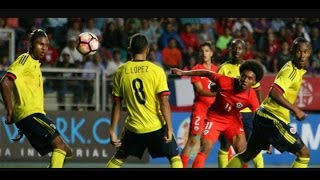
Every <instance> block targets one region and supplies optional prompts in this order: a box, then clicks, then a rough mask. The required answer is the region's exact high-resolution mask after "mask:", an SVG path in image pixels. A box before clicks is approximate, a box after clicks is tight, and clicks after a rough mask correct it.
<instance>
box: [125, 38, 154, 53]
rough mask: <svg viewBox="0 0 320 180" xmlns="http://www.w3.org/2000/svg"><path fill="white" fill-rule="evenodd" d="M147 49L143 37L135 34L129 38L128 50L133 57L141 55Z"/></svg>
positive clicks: (146, 41)
mask: <svg viewBox="0 0 320 180" xmlns="http://www.w3.org/2000/svg"><path fill="white" fill-rule="evenodd" d="M147 47H149V44H148V40H147V37H146V36H145V35H143V34H141V33H136V34H134V35H133V36H131V38H130V42H129V47H128V49H129V50H130V52H131V53H132V54H133V55H134V54H140V53H142V52H143V51H144V50H145V49H146V48H147Z"/></svg>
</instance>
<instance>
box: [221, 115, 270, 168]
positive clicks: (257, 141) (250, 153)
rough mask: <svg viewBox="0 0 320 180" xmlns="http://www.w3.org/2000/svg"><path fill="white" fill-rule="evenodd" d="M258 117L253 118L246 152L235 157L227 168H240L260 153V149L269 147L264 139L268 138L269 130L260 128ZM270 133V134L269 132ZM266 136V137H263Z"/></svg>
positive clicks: (263, 127)
mask: <svg viewBox="0 0 320 180" xmlns="http://www.w3.org/2000/svg"><path fill="white" fill-rule="evenodd" d="M259 120H260V119H259V118H258V116H255V119H254V122H253V123H254V124H253V129H252V134H251V136H250V138H249V141H248V143H247V148H246V150H245V151H244V152H243V153H241V154H237V155H235V156H234V157H233V158H232V159H231V160H230V161H229V163H228V165H227V167H228V168H241V167H243V164H245V163H248V161H250V160H252V159H253V158H254V157H256V156H257V154H259V153H260V151H261V150H262V149H266V148H267V147H268V146H269V143H268V141H267V139H265V137H268V135H269V134H268V133H267V132H269V128H268V127H265V126H262V125H261V124H260V123H259ZM269 133H270V132H269ZM264 135H266V136H264Z"/></svg>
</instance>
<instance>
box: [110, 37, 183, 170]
mask: <svg viewBox="0 0 320 180" xmlns="http://www.w3.org/2000/svg"><path fill="white" fill-rule="evenodd" d="M128 51H129V52H130V53H131V55H132V59H131V60H130V61H128V62H127V63H125V64H124V65H122V66H120V67H119V68H118V69H117V70H116V72H115V74H114V77H113V90H112V96H113V106H112V112H111V128H110V138H111V144H112V145H114V146H115V147H117V148H118V150H117V152H116V153H115V155H114V156H113V157H112V158H111V160H110V161H109V162H108V163H107V167H109V168H119V167H121V166H122V165H123V163H124V162H125V160H126V159H127V157H128V156H129V155H131V156H135V157H138V158H140V159H141V158H142V155H143V153H144V151H145V149H146V148H148V152H149V154H150V155H151V157H152V158H157V157H166V158H167V159H168V160H169V162H170V165H171V167H172V168H182V162H181V159H180V156H179V148H178V145H177V142H176V139H175V138H174V136H173V130H172V123H171V110H170V104H169V94H170V92H169V88H168V84H167V77H166V74H165V72H164V70H163V69H162V68H161V67H160V66H158V65H156V64H154V63H152V62H150V61H147V60H145V59H146V57H147V54H148V51H149V48H148V41H147V38H146V37H145V36H144V35H143V34H140V33H137V34H134V35H133V36H132V37H131V39H130V42H129V47H128ZM122 99H123V100H125V101H126V104H127V109H128V113H127V118H126V123H125V127H124V130H123V132H122V136H121V140H120V139H118V137H117V134H116V127H117V124H118V121H119V118H120V112H121V107H122V102H121V100H122Z"/></svg>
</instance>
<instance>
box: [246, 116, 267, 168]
mask: <svg viewBox="0 0 320 180" xmlns="http://www.w3.org/2000/svg"><path fill="white" fill-rule="evenodd" d="M253 116H254V114H253V113H252V112H242V113H241V117H242V124H243V129H244V132H245V135H246V140H247V141H248V140H249V137H250V136H251V133H252V128H253V122H252V119H253ZM252 161H253V165H254V167H255V168H263V167H264V160H263V156H262V152H260V153H259V154H258V155H257V156H256V157H255V158H253V160H252ZM243 168H248V164H244V166H243Z"/></svg>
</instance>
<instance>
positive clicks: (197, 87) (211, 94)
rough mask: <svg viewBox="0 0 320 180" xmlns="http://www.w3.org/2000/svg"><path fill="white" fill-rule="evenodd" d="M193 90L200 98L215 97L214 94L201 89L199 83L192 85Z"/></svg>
mask: <svg viewBox="0 0 320 180" xmlns="http://www.w3.org/2000/svg"><path fill="white" fill-rule="evenodd" d="M193 89H194V91H195V92H196V93H198V94H199V95H200V96H211V97H212V96H216V94H217V93H216V92H211V91H206V90H204V89H203V87H202V84H201V83H200V82H195V83H193Z"/></svg>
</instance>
